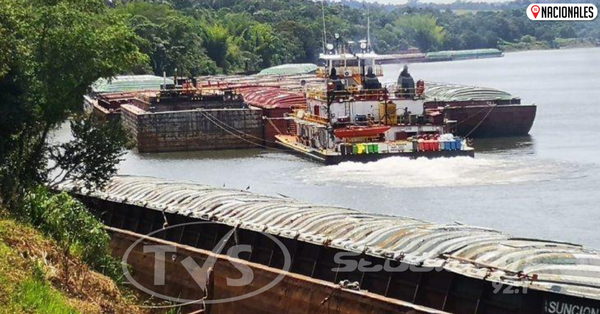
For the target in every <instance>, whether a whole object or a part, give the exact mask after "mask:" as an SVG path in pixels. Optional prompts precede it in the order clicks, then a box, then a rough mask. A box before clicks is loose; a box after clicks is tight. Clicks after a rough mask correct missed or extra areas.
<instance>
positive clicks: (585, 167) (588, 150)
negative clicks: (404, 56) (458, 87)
mask: <svg viewBox="0 0 600 314" xmlns="http://www.w3.org/2000/svg"><path fill="white" fill-rule="evenodd" d="M599 65H600V49H598V48H590V49H574V50H553V51H530V52H518V53H509V54H507V55H506V56H505V57H504V58H496V59H481V60H467V61H456V62H440V63H421V64H413V65H410V72H411V74H412V75H413V77H415V79H425V80H430V81H439V82H452V83H461V84H472V85H479V86H487V87H494V88H498V89H501V90H505V91H508V92H510V93H512V94H513V95H518V96H520V97H521V98H522V100H523V103H535V104H537V105H538V114H537V119H536V121H535V124H534V127H533V129H532V131H531V135H530V136H527V137H522V138H503V139H488V140H483V139H481V140H476V141H475V143H474V146H475V147H476V149H477V156H476V158H475V159H470V158H452V159H436V160H421V159H418V160H408V159H403V158H389V159H384V160H381V161H378V162H373V163H368V164H360V163H343V164H340V165H336V166H327V167H326V166H322V165H319V164H316V163H313V162H310V161H306V160H303V159H301V158H299V157H296V156H292V155H288V154H286V153H282V152H280V151H272V150H268V151H263V150H242V151H218V152H189V153H164V154H138V153H137V152H135V151H132V152H129V153H128V154H127V156H126V157H125V161H123V162H122V164H121V165H120V171H119V173H120V174H135V175H148V176H155V177H161V178H168V179H175V180H191V181H195V182H200V183H208V184H212V185H215V186H226V187H230V188H238V189H246V188H249V190H250V191H253V192H258V193H264V194H271V195H274V194H276V193H279V194H283V195H287V196H290V197H293V198H297V199H301V200H304V201H307V202H313V203H320V204H330V205H337V206H345V207H351V208H355V209H359V210H362V211H369V212H376V213H385V214H394V215H401V216H410V217H416V218H421V219H424V220H429V221H434V222H438V223H453V222H455V221H456V222H460V223H464V224H472V225H477V226H482V227H490V228H495V229H499V230H503V231H506V232H509V233H512V234H514V235H515V236H519V237H534V238H542V239H548V240H557V241H567V242H575V243H580V244H584V245H587V246H591V247H593V248H600V231H599V224H600V140H599V139H598V138H599V137H600V134H599V133H598V130H599V128H600V71H599V70H600V66H599ZM400 67H401V65H388V66H385V67H384V71H385V73H386V78H385V80H394V79H395V77H396V76H397V74H398V73H399V70H400Z"/></svg>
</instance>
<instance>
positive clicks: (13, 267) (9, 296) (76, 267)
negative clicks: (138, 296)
mask: <svg viewBox="0 0 600 314" xmlns="http://www.w3.org/2000/svg"><path fill="white" fill-rule="evenodd" d="M65 263H68V264H69V269H70V274H69V275H68V276H64V273H63V271H62V269H63V265H64V264H65ZM67 278H68V279H67ZM135 302H136V301H135V298H133V297H132V296H131V295H128V294H124V293H123V292H122V291H121V290H120V289H119V288H118V287H117V285H116V284H115V283H114V282H113V281H112V280H111V279H110V278H108V277H106V276H104V275H101V274H99V273H97V272H94V271H92V270H90V269H89V267H88V266H87V265H85V264H84V263H83V262H82V261H81V260H79V259H77V258H75V257H72V256H70V257H69V258H68V259H67V260H64V259H63V254H62V252H61V249H60V248H59V247H58V246H57V244H56V243H55V242H54V241H53V240H50V239H48V238H46V237H44V236H43V235H42V234H41V233H40V232H39V231H36V230H35V229H33V228H32V227H30V226H27V225H25V224H22V223H19V222H16V221H15V220H12V219H9V218H0V304H3V306H2V307H0V313H2V314H4V313H6V314H9V313H10V314H13V313H44V314H77V313H86V314H88V313H89V314H95V313H98V314H100V313H124V314H125V313H128V314H129V313H132V314H143V313H148V312H146V311H145V310H142V309H141V308H140V307H139V306H138V305H136V304H135Z"/></svg>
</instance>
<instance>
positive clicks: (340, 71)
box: [317, 64, 383, 78]
mask: <svg viewBox="0 0 600 314" xmlns="http://www.w3.org/2000/svg"><path fill="white" fill-rule="evenodd" d="M370 67H372V68H373V74H375V76H383V68H382V67H381V65H379V64H376V65H372V66H370ZM334 68H335V71H336V72H337V75H338V76H339V77H340V78H346V77H351V76H353V75H359V74H360V73H361V71H362V67H359V66H346V67H343V66H340V67H334ZM368 68H369V67H368V66H365V75H366V74H367V73H366V72H367V69H368ZM330 72H331V70H330V69H327V68H318V69H317V77H320V78H328V77H329V75H330V74H331V73H330Z"/></svg>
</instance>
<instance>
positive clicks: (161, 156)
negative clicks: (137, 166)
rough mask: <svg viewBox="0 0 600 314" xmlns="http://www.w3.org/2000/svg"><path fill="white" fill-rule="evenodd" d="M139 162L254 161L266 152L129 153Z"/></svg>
mask: <svg viewBox="0 0 600 314" xmlns="http://www.w3.org/2000/svg"><path fill="white" fill-rule="evenodd" d="M131 154H134V155H136V156H137V157H138V158H139V159H141V160H165V161H169V160H190V161H192V160H231V159H246V158H248V159H255V158H261V157H263V156H264V155H265V154H267V151H265V150H262V149H237V150H216V151H214V150H213V151H191V152H172V153H139V152H138V151H137V150H136V151H131Z"/></svg>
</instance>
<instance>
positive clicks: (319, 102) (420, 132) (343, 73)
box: [275, 34, 475, 165]
mask: <svg viewBox="0 0 600 314" xmlns="http://www.w3.org/2000/svg"><path fill="white" fill-rule="evenodd" d="M335 38H336V45H335V46H334V45H333V44H327V45H326V52H325V53H322V54H321V55H320V59H321V60H322V61H324V63H325V66H324V67H323V68H320V69H318V70H317V76H319V77H320V78H322V79H323V80H322V81H321V82H317V83H307V84H305V86H304V93H305V97H306V99H307V108H306V109H299V110H295V111H294V112H293V113H292V114H291V115H290V116H289V117H288V121H290V122H291V123H290V127H289V134H287V135H277V136H276V137H275V138H276V141H277V143H278V144H279V145H280V146H282V147H284V148H286V149H289V150H291V151H292V152H294V153H297V154H299V155H301V156H304V157H308V158H310V159H313V160H317V161H319V162H322V163H324V164H326V165H332V164H338V163H340V162H343V161H355V162H368V161H375V160H379V159H382V158H387V157H392V156H402V157H409V158H418V157H426V158H436V157H456V156H469V157H474V155H475V152H474V149H473V148H472V147H470V146H469V145H468V144H467V141H466V140H465V139H464V138H460V137H455V136H454V135H453V134H450V133H446V132H444V123H443V120H442V119H441V116H439V115H438V114H439V113H438V112H433V113H432V114H427V113H426V112H424V110H423V102H424V99H423V97H422V95H421V94H422V90H419V87H418V86H417V88H416V89H413V91H412V92H408V93H405V94H403V93H400V94H398V95H394V94H392V95H390V93H389V92H388V90H387V89H386V88H385V87H382V85H381V83H380V82H379V79H378V77H381V76H382V75H383V73H382V70H381V66H379V65H377V64H376V63H375V60H376V58H377V54H375V53H373V52H372V51H370V49H369V45H368V43H367V41H366V40H362V41H360V42H359V43H360V51H361V52H360V53H353V52H352V46H351V45H352V42H349V43H348V44H345V43H344V44H341V42H342V41H341V38H340V37H339V35H337V34H336V36H335ZM419 92H420V93H421V94H419ZM401 108H403V109H401ZM419 108H420V109H419ZM398 110H403V112H404V113H403V114H398ZM412 112H417V113H423V114H411V113H412Z"/></svg>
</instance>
